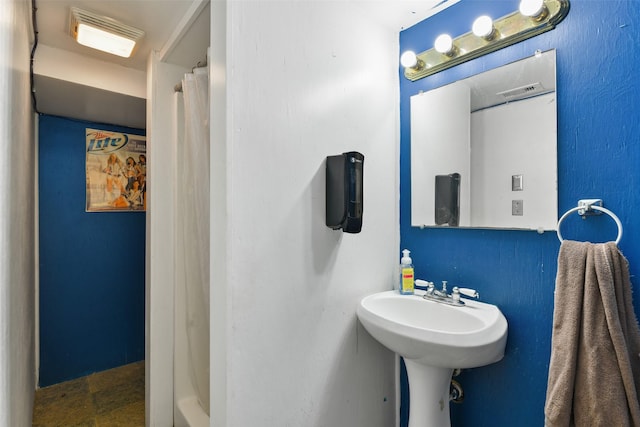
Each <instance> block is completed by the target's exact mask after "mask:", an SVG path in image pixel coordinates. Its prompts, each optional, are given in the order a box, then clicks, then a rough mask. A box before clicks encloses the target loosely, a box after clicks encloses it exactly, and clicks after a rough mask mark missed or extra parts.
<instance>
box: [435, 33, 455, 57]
mask: <svg viewBox="0 0 640 427" xmlns="http://www.w3.org/2000/svg"><path fill="white" fill-rule="evenodd" d="M433 47H434V48H435V49H436V51H437V52H440V53H444V54H445V55H446V54H448V53H449V52H451V50H452V49H453V39H452V38H451V36H450V35H449V34H440V35H439V36H438V38H436V41H435V43H434V44H433Z"/></svg>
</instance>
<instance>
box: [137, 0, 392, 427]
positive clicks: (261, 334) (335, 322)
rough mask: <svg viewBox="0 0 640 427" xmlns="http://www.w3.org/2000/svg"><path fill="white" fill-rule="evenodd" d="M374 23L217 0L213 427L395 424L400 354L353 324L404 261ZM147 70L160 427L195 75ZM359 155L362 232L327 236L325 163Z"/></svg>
mask: <svg viewBox="0 0 640 427" xmlns="http://www.w3.org/2000/svg"><path fill="white" fill-rule="evenodd" d="M375 22H376V21H375V20H372V19H370V18H369V17H368V16H366V8H364V7H362V5H361V4H359V2H357V1H353V2H349V1H347V2H320V1H318V2H315V1H312V2H297V1H278V2H226V1H215V2H212V3H211V55H210V58H211V135H212V140H211V189H212V196H211V235H212V241H211V331H212V336H211V351H210V354H211V425H212V426H216V427H225V426H229V427H231V426H318V427H319V426H329V427H336V426H349V427H383V426H384V427H388V426H390V425H393V424H394V423H395V422H396V400H395V383H396V372H395V364H394V355H393V354H392V353H391V352H389V351H388V350H386V349H384V348H383V347H382V346H381V345H380V344H378V343H377V342H376V341H375V340H374V339H373V338H371V337H370V336H369V335H368V333H367V332H366V331H364V329H363V328H362V327H361V326H360V325H359V323H358V321H357V318H356V314H355V313H356V306H357V304H358V302H359V300H360V299H361V298H362V297H364V296H365V295H368V294H370V293H373V292H377V291H382V290H387V289H391V288H393V285H394V281H395V279H396V267H397V263H398V259H399V212H398V209H399V208H398V207H399V194H398V188H399V179H398V164H399V161H398V157H399V118H398V116H399V112H398V109H399V94H398V87H399V84H398V65H397V58H398V31H397V29H394V28H387V27H384V26H382V25H381V24H376V23H375ZM150 62H151V63H150V68H149V74H148V77H149V82H150V84H149V89H148V92H147V94H148V102H149V103H148V114H149V127H148V132H149V139H150V141H152V144H151V145H150V147H149V155H150V161H149V163H150V165H152V167H153V168H154V169H153V170H151V169H150V170H149V172H148V174H149V175H148V179H149V181H150V182H151V186H152V187H153V188H155V189H157V191H155V194H156V196H154V195H153V194H152V193H154V192H152V193H150V197H151V200H150V201H149V203H150V204H149V211H148V212H147V227H148V233H149V237H148V238H149V239H150V240H149V241H148V245H149V248H150V250H149V252H148V262H149V264H148V270H147V291H148V294H147V316H148V317H147V326H148V329H147V334H148V335H147V336H148V340H149V341H148V348H147V351H148V352H147V357H148V359H147V371H148V372H147V374H148V376H147V381H148V383H147V387H148V392H147V398H148V400H147V416H148V417H147V425H149V426H165V425H166V426H170V425H171V414H170V412H171V409H172V408H173V404H172V403H171V401H170V399H171V398H172V392H173V384H172V383H171V379H170V375H171V370H170V366H171V363H172V358H173V356H172V352H171V345H172V342H171V341H172V340H171V338H170V336H171V334H170V330H171V328H172V327H173V326H172V324H169V319H170V318H172V317H173V312H172V306H170V304H172V301H173V295H174V294H173V290H172V287H171V285H170V283H169V282H170V281H171V279H172V277H173V275H172V274H171V273H170V270H171V269H172V268H173V263H172V260H173V251H174V250H176V249H175V248H174V247H173V241H172V240H171V236H169V234H170V233H168V230H171V229H172V227H173V218H172V215H173V214H174V211H172V210H171V207H170V205H171V203H175V199H174V195H175V191H176V189H175V188H174V187H173V186H172V185H171V183H170V182H169V180H171V177H170V176H168V175H170V172H169V168H171V167H173V166H172V165H171V162H172V159H171V156H174V155H175V153H174V152H173V151H172V148H171V146H170V142H169V139H170V136H171V134H172V132H173V131H172V129H171V117H170V110H171V105H172V103H171V96H172V92H171V91H172V90H173V85H174V84H175V83H176V82H178V81H179V78H180V76H179V75H178V74H179V73H178V72H179V71H180V70H179V69H177V68H173V67H172V66H170V65H169V64H164V63H162V62H159V61H158V57H157V56H152V58H151V61H150ZM349 150H357V151H360V152H362V153H363V154H364V155H365V167H364V180H365V183H364V225H363V230H362V232H361V233H360V234H355V235H349V234H343V233H342V232H340V231H333V230H330V229H329V228H327V227H326V226H325V202H324V200H325V192H324V190H325V188H324V187H325V184H324V179H325V174H324V167H325V158H326V156H328V155H334V154H338V153H342V152H345V151H349ZM154 159H155V162H154ZM154 197H155V198H154ZM178 250H179V248H178Z"/></svg>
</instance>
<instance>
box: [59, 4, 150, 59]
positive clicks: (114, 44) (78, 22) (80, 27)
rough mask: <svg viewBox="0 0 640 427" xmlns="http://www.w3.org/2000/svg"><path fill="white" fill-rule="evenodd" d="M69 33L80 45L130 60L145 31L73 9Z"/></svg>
mask: <svg viewBox="0 0 640 427" xmlns="http://www.w3.org/2000/svg"><path fill="white" fill-rule="evenodd" d="M69 22H70V25H69V33H70V34H71V37H73V38H74V39H76V41H77V42H78V43H80V44H81V45H84V46H88V47H91V48H93V49H98V50H101V51H103V52H107V53H111V54H113V55H118V56H122V57H124V58H128V57H130V56H131V53H132V52H133V49H134V47H135V45H136V43H137V41H138V40H140V39H141V38H142V37H143V36H144V31H142V30H139V29H137V28H134V27H131V26H129V25H125V24H123V23H121V22H118V21H116V20H115V19H112V18H109V17H106V16H101V15H97V14H95V13H92V12H88V11H86V10H82V9H78V8H76V7H72V8H71V14H70V20H69Z"/></svg>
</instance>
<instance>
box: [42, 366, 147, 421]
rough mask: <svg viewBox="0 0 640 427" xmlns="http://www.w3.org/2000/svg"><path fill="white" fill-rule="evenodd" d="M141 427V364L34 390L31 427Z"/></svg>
mask: <svg viewBox="0 0 640 427" xmlns="http://www.w3.org/2000/svg"><path fill="white" fill-rule="evenodd" d="M137 426H141V427H144V361H142V362H137V363H132V364H129V365H125V366H121V367H118V368H114V369H110V370H108V371H102V372H97V373H95V374H91V375H89V376H86V377H82V378H78V379H75V380H71V381H67V382H64V383H60V384H54V385H52V386H49V387H44V388H41V389H39V390H36V397H35V404H34V408H33V427H137Z"/></svg>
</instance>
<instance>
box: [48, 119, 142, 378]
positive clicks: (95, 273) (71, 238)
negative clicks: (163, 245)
mask: <svg viewBox="0 0 640 427" xmlns="http://www.w3.org/2000/svg"><path fill="white" fill-rule="evenodd" d="M39 122H40V123H39V159H38V162H39V179H38V186H39V190H38V191H39V209H40V222H39V227H40V386H42V387H44V386H47V385H51V384H55V383H59V382H62V381H66V380H69V379H73V378H77V377H80V376H83V375H86V374H89V373H92V372H97V371H102V370H105V369H109V368H113V367H116V366H120V365H124V364H126V363H131V362H135V361H139V360H142V359H144V346H145V342H144V262H145V214H144V213H142V212H113V213H102V212H100V213H96V212H92V213H86V212H85V150H86V145H85V141H86V140H85V128H87V127H90V128H97V129H105V130H112V131H119V132H126V133H132V134H138V135H144V131H143V130H140V129H129V128H123V127H116V126H109V125H102V124H97V123H88V122H81V121H75V120H69V119H64V118H60V117H53V116H46V115H41V116H40V120H39Z"/></svg>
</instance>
